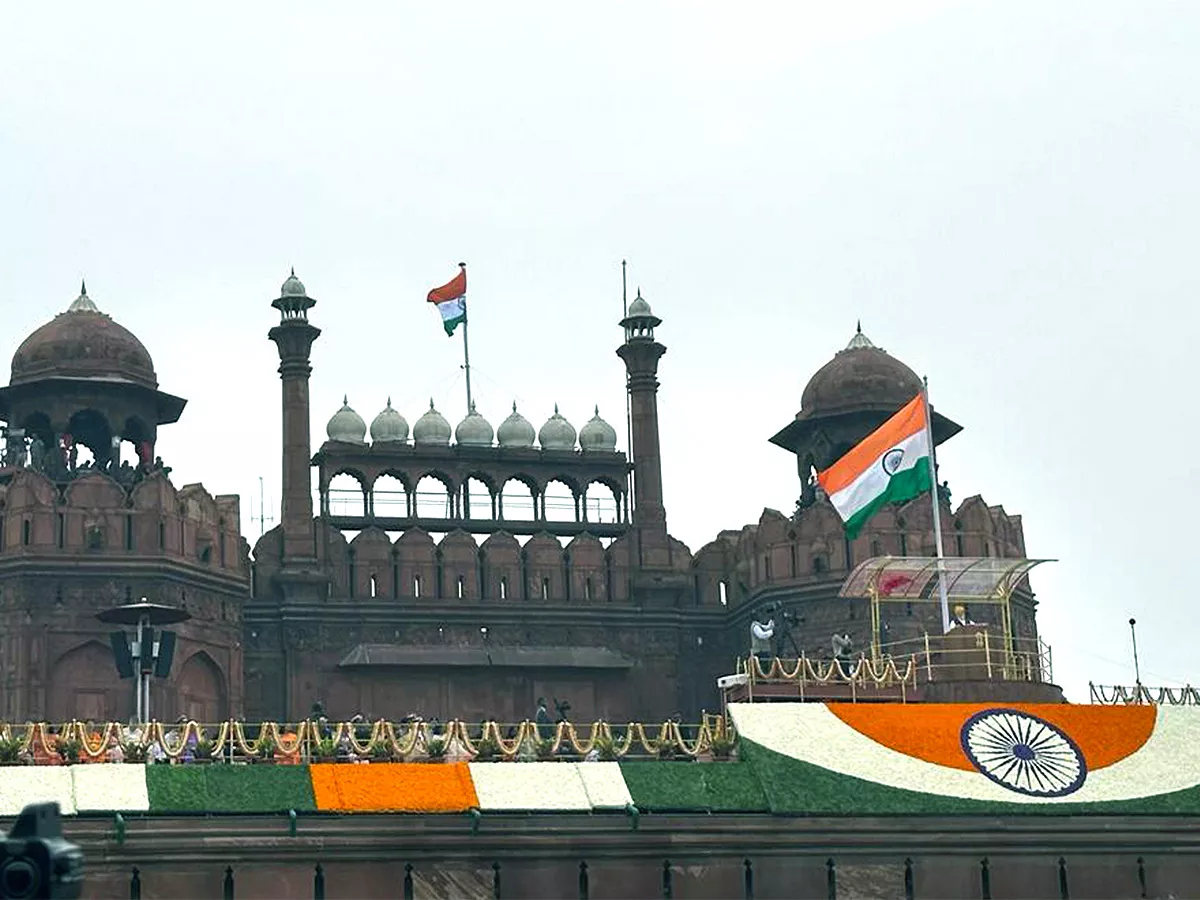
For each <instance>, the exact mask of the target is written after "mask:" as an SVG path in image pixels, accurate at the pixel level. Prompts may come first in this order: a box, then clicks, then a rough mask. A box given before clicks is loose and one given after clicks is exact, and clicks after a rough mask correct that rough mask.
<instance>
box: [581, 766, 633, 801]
mask: <svg viewBox="0 0 1200 900" xmlns="http://www.w3.org/2000/svg"><path fill="white" fill-rule="evenodd" d="M573 765H574V767H575V769H576V771H577V772H578V773H579V778H580V780H581V781H583V789H584V791H586V792H587V797H588V801H589V802H590V803H591V805H592V809H624V808H625V806H626V804H629V803H632V802H633V797H632V796H630V794H629V786H628V785H626V784H625V776H624V775H622V774H621V764H620V763H615V762H585V763H574V764H573Z"/></svg>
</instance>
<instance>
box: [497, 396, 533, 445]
mask: <svg viewBox="0 0 1200 900" xmlns="http://www.w3.org/2000/svg"><path fill="white" fill-rule="evenodd" d="M496 437H497V439H498V440H499V442H500V446H501V447H517V448H525V447H532V446H533V439H534V433H533V425H531V424H530V423H529V420H528V419H526V418H525V417H524V416H523V415H521V414H520V413H519V412H517V404H516V403H515V402H514V403H513V409H512V415H510V416H509V417H508V418H507V419H505V420H504V421H503V422H501V423H500V429H499V430H498V431H497V432H496Z"/></svg>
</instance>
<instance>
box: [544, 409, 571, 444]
mask: <svg viewBox="0 0 1200 900" xmlns="http://www.w3.org/2000/svg"><path fill="white" fill-rule="evenodd" d="M538 443H539V444H541V445H542V449H543V450H574V449H575V426H574V425H572V424H571V423H570V422H568V421H567V420H566V419H564V418H563V417H562V416H561V415H559V412H558V404H557V403H555V404H554V415H552V416H551V417H550V418H549V419H547V420H546V424H545V425H543V426H542V427H541V430H539V431H538Z"/></svg>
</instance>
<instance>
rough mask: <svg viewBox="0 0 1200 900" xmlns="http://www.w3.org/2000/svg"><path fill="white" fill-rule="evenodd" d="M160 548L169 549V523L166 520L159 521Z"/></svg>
mask: <svg viewBox="0 0 1200 900" xmlns="http://www.w3.org/2000/svg"><path fill="white" fill-rule="evenodd" d="M158 549H159V550H165V549H167V525H166V523H165V522H159V523H158Z"/></svg>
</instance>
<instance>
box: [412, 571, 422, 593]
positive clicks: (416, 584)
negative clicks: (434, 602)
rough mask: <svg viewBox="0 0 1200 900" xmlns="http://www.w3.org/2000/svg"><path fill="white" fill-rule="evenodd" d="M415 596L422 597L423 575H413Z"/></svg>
mask: <svg viewBox="0 0 1200 900" xmlns="http://www.w3.org/2000/svg"><path fill="white" fill-rule="evenodd" d="M413 596H414V597H416V598H418V599H420V597H421V576H420V575H414V576H413Z"/></svg>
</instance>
